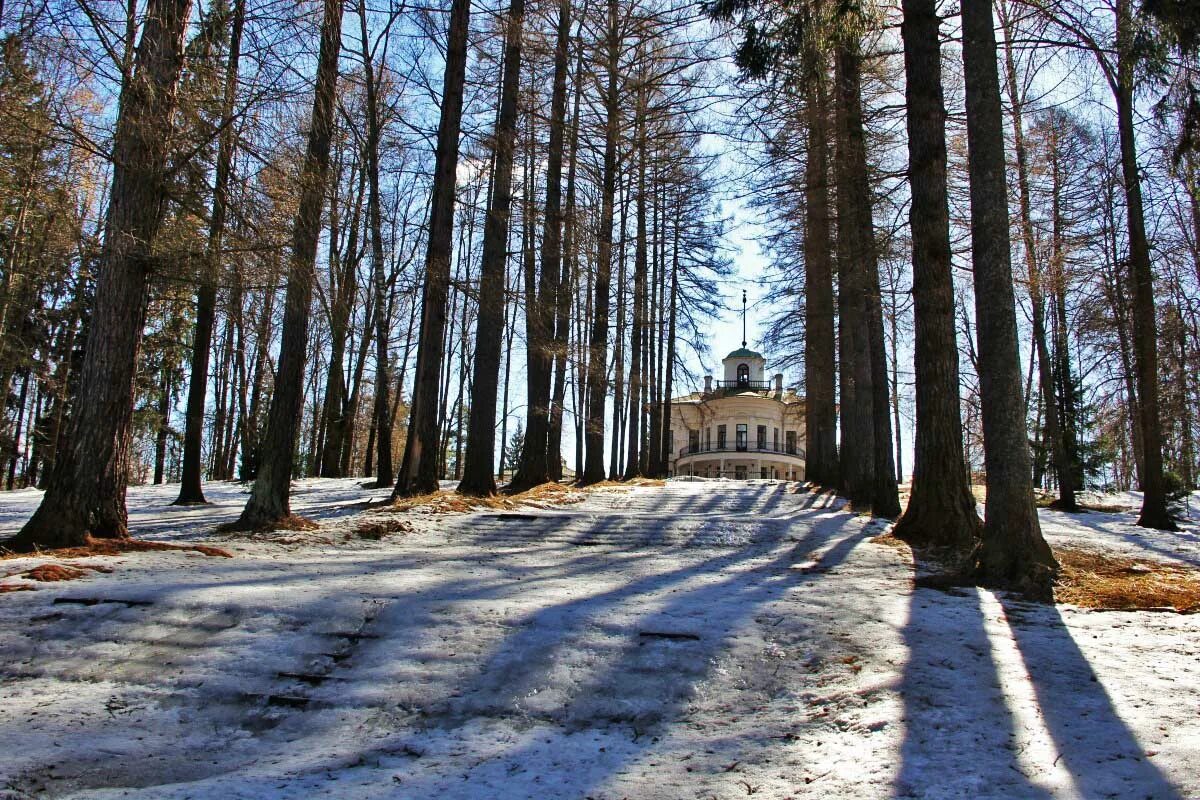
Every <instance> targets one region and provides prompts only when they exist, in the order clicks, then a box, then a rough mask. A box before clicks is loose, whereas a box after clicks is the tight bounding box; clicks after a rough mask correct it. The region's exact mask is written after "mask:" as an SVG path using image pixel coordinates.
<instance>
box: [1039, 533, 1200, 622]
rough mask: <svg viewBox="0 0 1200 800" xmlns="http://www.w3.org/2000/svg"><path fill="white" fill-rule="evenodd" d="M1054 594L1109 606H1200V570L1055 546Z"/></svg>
mask: <svg viewBox="0 0 1200 800" xmlns="http://www.w3.org/2000/svg"><path fill="white" fill-rule="evenodd" d="M1054 555H1055V557H1057V558H1058V563H1059V566H1060V570H1059V575H1058V580H1057V582H1056V585H1055V587H1054V599H1055V600H1056V601H1057V602H1059V603H1071V604H1073V605H1077V606H1081V607H1083V608H1094V609H1100V610H1105V611H1150V610H1154V611H1163V610H1173V611H1177V612H1179V613H1180V614H1192V613H1195V612H1197V611H1200V570H1195V569H1189V568H1187V567H1184V566H1180V565H1176V564H1167V563H1164V562H1161V561H1156V560H1149V559H1133V558H1128V557H1125V556H1115V555H1110V554H1108V553H1100V552H1097V551H1095V550H1085V549H1081V548H1068V547H1063V548H1058V549H1056V550H1055V551H1054Z"/></svg>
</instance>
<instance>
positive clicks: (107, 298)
mask: <svg viewBox="0 0 1200 800" xmlns="http://www.w3.org/2000/svg"><path fill="white" fill-rule="evenodd" d="M190 11H191V2H190V0H150V2H149V4H148V5H147V8H146V18H145V21H144V23H143V27H142V37H141V41H140V42H139V43H138V46H137V52H136V55H135V56H134V58H133V65H132V70H131V72H129V73H128V74H127V75H126V77H125V80H124V81H123V82H122V88H121V100H120V107H119V109H118V112H117V129H116V134H115V135H114V137H113V173H112V186H111V189H110V193H109V204H108V216H107V219H106V222H105V237H104V247H103V250H102V252H101V255H100V265H99V272H98V275H97V278H96V297H95V301H94V302H95V305H94V308H93V312H92V318H91V331H90V333H89V336H88V343H87V351H86V353H85V354H84V360H83V368H82V374H81V378H80V387H79V395H78V396H79V397H80V398H83V401H82V402H81V403H80V404H79V408H78V409H77V411H76V413H75V414H74V416H73V418H72V423H71V433H70V435H69V440H68V441H69V444H68V446H67V447H66V448H64V450H63V451H61V452H60V453H59V454H58V458H57V459H56V463H55V469H54V474H53V475H52V476H51V478H50V480H49V482H48V485H47V490H46V494H45V495H44V496H43V497H42V502H41V504H40V505H39V506H38V509H37V511H35V512H34V514H33V517H32V518H31V519H30V520H29V521H28V522H27V523H26V524H25V526H24V527H23V528H22V529H21V532H20V533H19V534H17V536H16V537H14V538H13V539H11V540H10V541H8V542H6V543H5V546H6V547H8V548H9V549H12V550H30V549H33V548H35V547H66V546H73V545H82V544H85V543H86V541H87V539H88V537H89V536H96V537H100V538H123V537H126V536H128V535H129V531H128V516H127V513H126V508H125V488H126V482H127V480H128V473H129V461H130V425H131V421H132V414H133V396H134V377H135V373H136V370H137V361H138V350H139V349H140V346H141V341H142V327H143V324H144V321H145V316H146V300H147V294H146V292H147V276H148V274H149V272H150V269H151V266H152V264H153V259H154V245H155V243H156V240H157V238H158V233H159V230H160V228H161V226H162V221H163V215H164V210H165V200H166V197H167V195H168V192H167V187H166V183H167V155H168V149H169V146H170V137H169V136H166V135H164V134H165V132H167V131H169V130H170V129H171V126H172V117H173V115H174V113H175V107H176V100H177V95H176V90H177V88H178V84H179V77H180V74H181V72H182V70H183V66H184V52H185V51H184V33H185V31H186V30H187V24H188V18H189V14H190Z"/></svg>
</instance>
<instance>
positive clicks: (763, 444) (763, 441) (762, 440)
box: [758, 425, 767, 450]
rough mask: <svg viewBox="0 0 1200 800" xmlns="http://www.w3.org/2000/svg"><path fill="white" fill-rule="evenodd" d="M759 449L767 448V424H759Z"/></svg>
mask: <svg viewBox="0 0 1200 800" xmlns="http://www.w3.org/2000/svg"><path fill="white" fill-rule="evenodd" d="M758 449H759V450H766V449H767V426H766V425H759V426H758Z"/></svg>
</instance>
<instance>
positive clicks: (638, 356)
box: [623, 97, 646, 480]
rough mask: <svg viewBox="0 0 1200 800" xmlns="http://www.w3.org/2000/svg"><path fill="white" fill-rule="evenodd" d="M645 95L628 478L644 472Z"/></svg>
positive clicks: (639, 132) (639, 135) (639, 133)
mask: <svg viewBox="0 0 1200 800" xmlns="http://www.w3.org/2000/svg"><path fill="white" fill-rule="evenodd" d="M645 114H646V110H645V98H644V97H643V98H641V99H640V100H639V103H638V122H637V125H636V126H635V128H636V130H635V133H634V146H635V147H636V148H637V159H638V166H637V170H638V175H637V181H638V187H637V205H636V214H637V221H636V223H635V224H636V226H637V233H636V239H635V242H634V250H633V320H632V323H631V325H630V334H629V353H630V355H629V431H628V433H629V444H628V450H627V455H626V460H625V473H624V476H623V477H624V478H625V480H629V479H631V478H636V477H638V476H640V475H642V464H641V458H640V455H641V441H642V433H641V421H642V394H643V392H644V391H645V387H644V383H643V381H642V371H643V369H644V362H643V360H642V349H643V337H644V334H645V327H646V318H645V314H644V309H645V305H646V120H645Z"/></svg>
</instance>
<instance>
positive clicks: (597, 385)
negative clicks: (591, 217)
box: [580, 0, 621, 484]
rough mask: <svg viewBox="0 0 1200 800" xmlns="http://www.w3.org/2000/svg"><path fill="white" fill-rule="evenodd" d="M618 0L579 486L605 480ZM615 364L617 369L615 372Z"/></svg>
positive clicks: (611, 14) (612, 5)
mask: <svg viewBox="0 0 1200 800" xmlns="http://www.w3.org/2000/svg"><path fill="white" fill-rule="evenodd" d="M617 11H618V5H617V0H608V34H607V35H608V41H607V50H608V58H607V64H606V70H607V73H608V81H607V86H606V88H605V93H604V110H605V122H604V161H603V172H602V173H601V200H600V231H599V242H598V243H597V250H596V262H597V263H596V280H595V303H594V306H593V309H592V330H591V336H590V339H589V346H588V374H587V384H588V389H587V390H588V398H587V428H586V431H585V434H584V438H585V440H586V447H587V455H586V458H585V462H584V468H583V475H582V476H581V478H580V483H582V484H590V483H599V482H600V481H602V480H604V401H605V399H606V398H607V396H608V380H607V377H608V375H607V371H608V370H607V368H608V364H607V361H608V300H609V297H608V295H609V289H610V288H611V287H610V286H609V282H610V281H611V279H612V226H613V199H614V196H615V194H616V173H617V131H618V127H619V125H620V113H619V109H620V105H619V101H620V99H619V98H618V96H617V67H618V63H619V62H618V59H619V57H620V47H621V42H620V34H619V29H618V24H619V18H618V14H617ZM619 368H620V367H619V365H618V369H619Z"/></svg>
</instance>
